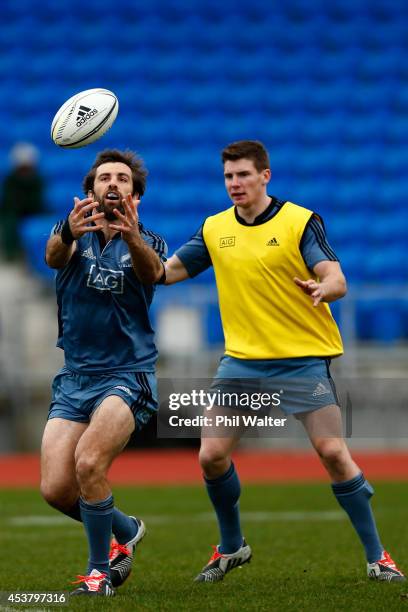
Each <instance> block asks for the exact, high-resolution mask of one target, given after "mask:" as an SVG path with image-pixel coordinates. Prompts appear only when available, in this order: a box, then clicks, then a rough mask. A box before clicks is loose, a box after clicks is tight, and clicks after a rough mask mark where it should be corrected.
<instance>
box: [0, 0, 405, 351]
mask: <svg viewBox="0 0 408 612" xmlns="http://www.w3.org/2000/svg"><path fill="white" fill-rule="evenodd" d="M89 15H92V19H90V18H89ZM2 18H3V24H6V26H2V31H1V37H0V109H1V112H2V116H3V129H2V131H1V133H0V143H1V146H0V160H1V162H3V163H2V164H1V167H2V168H4V169H6V168H7V163H8V160H7V151H8V150H9V149H10V147H11V146H12V144H13V143H14V142H15V141H16V140H29V141H32V142H33V143H34V144H36V145H37V146H39V147H40V149H41V152H42V169H43V172H44V174H45V176H46V178H47V179H48V208H49V212H50V217H52V218H59V217H61V216H64V215H65V214H66V212H67V211H68V210H69V207H70V205H71V201H72V196H73V195H75V194H79V193H80V184H81V180H82V176H83V173H84V172H85V171H86V169H87V167H88V166H89V165H90V163H92V160H93V159H94V157H95V155H96V153H97V152H98V151H99V150H100V149H101V148H104V147H110V146H117V147H130V148H134V149H136V150H137V151H138V152H140V153H141V154H142V156H143V157H144V158H145V159H146V163H147V166H148V167H149V170H150V178H149V181H150V183H149V187H148V193H147V195H146V206H143V209H142V210H143V214H145V216H146V223H147V224H148V225H149V226H151V227H152V228H153V229H154V228H157V230H158V231H160V232H162V233H163V234H164V236H165V237H166V239H167V241H168V243H169V245H170V248H171V250H173V249H174V248H176V247H177V246H178V245H179V244H180V243H181V242H183V241H184V240H185V239H186V238H188V236H189V235H191V234H192V233H193V232H194V231H195V230H196V229H197V227H198V226H199V225H200V224H201V223H202V220H203V219H204V218H205V216H206V215H209V214H213V213H214V212H216V211H217V210H220V209H222V208H223V207H225V205H226V203H227V199H226V198H225V195H224V193H223V188H222V170H221V167H220V162H219V151H220V149H221V148H222V147H223V146H224V145H225V144H226V143H228V142H230V141H232V140H237V139H241V138H258V139H261V140H263V141H264V142H265V144H266V145H267V147H268V148H269V150H270V153H271V165H272V171H273V179H272V183H271V193H273V194H275V195H276V196H278V197H280V198H287V199H290V200H292V201H296V202H299V203H300V204H304V205H305V206H309V207H313V208H314V209H315V210H317V211H318V212H320V213H321V214H322V216H323V217H324V218H325V220H326V222H327V227H328V233H329V238H330V241H331V243H332V246H333V248H334V249H335V250H336V252H337V253H338V255H339V257H340V258H341V260H342V262H343V266H344V269H345V272H346V274H347V277H348V279H349V282H350V283H351V284H353V283H354V284H356V283H357V284H369V283H381V282H384V281H387V282H392V283H406V282H407V280H408V266H407V265H405V250H406V242H407V230H408V212H407V209H406V202H405V200H406V194H407V193H408V173H407V171H406V160H407V159H408V155H407V153H408V150H407V149H408V120H407V113H406V108H407V102H408V69H407V64H406V61H405V57H406V52H407V46H408V38H407V37H406V27H405V26H406V19H407V18H408V4H407V3H406V2H405V1H404V0H393V2H389V1H388V0H376V1H375V2H372V1H370V0H361V1H359V2H355V0H333V1H332V2H329V3H326V2H322V1H319V0H315V1H313V2H309V0H288V1H287V2H284V3H273V9H272V6H271V7H269V5H265V3H264V2H262V0H252V2H250V3H248V2H243V0H241V1H238V2H237V1H236V0H224V2H222V3H219V2H217V1H216V0H208V1H207V2H205V3H199V4H197V5H196V4H195V3H191V2H189V0H174V1H173V2H172V3H171V4H169V3H168V2H166V0H154V1H152V2H148V3H135V2H132V0H123V1H122V2H121V3H119V4H118V5H117V6H116V7H115V11H112V7H111V3H109V2H108V1H107V0H90V1H89V2H88V3H87V5H86V10H84V6H83V4H82V3H81V2H79V0H74V1H73V2H71V3H70V5H69V6H68V5H66V4H64V3H43V4H41V3H40V4H38V3H37V2H35V1H34V0H20V2H18V3H14V2H13V0H4V1H3V3H2ZM94 86H103V87H107V88H111V89H113V90H114V91H115V92H116V93H117V95H118V97H119V100H120V112H119V116H118V119H117V121H116V123H115V126H114V127H113V128H112V130H110V132H109V133H108V134H107V135H106V136H105V137H104V139H103V141H102V142H100V143H96V144H94V145H91V146H89V147H87V148H86V149H85V150H79V151H78V150H77V151H62V150H58V149H56V148H55V146H54V145H53V144H52V143H51V142H50V139H49V124H50V121H51V118H52V116H53V114H54V112H55V110H56V108H57V107H58V106H59V105H60V104H61V103H62V102H63V101H64V100H65V99H66V98H68V97H69V96H70V95H72V94H73V93H74V92H75V91H80V90H81V89H88V88H90V87H94ZM10 92H12V93H13V99H12V100H10V98H9V94H10ZM185 211H188V214H185ZM50 217H48V216H47V218H46V219H44V220H41V219H33V220H31V221H30V220H29V221H26V222H25V224H24V226H23V227H22V234H23V236H24V239H25V244H26V249H27V257H28V259H29V261H31V264H32V267H33V269H34V270H35V271H36V272H37V273H38V274H40V275H42V276H43V277H44V278H45V279H46V280H47V281H49V279H50V278H51V275H50V274H49V273H48V271H47V270H46V268H45V266H44V265H43V264H42V263H41V262H40V259H39V255H38V244H39V241H40V242H41V238H38V240H37V239H36V232H38V233H39V236H40V237H41V236H43V235H44V233H47V232H48V231H49V225H50ZM45 227H46V229H45ZM205 278H208V277H205ZM194 282H197V283H199V282H202V281H201V279H197V280H196V281H194ZM364 308H365V307H364ZM364 308H363V310H364ZM398 309H399V310H398ZM398 309H397V310H398V312H401V313H402V314H401V317H400V319H401V321H402V320H403V318H404V317H403V313H404V312H406V310H407V308H406V304H405V302H401V304H400V305H399V306H398ZM373 312H375V313H376V315H375V317H374V315H373V316H371V315H370V316H367V317H366V316H365V315H363V316H361V317H360V316H359V318H358V333H359V334H360V336H361V337H362V338H368V337H372V338H378V339H381V340H390V339H395V338H396V337H399V336H398V334H401V336H402V337H407V335H408V332H407V326H406V325H403V324H402V323H401V324H399V325H397V324H396V323H395V321H397V320H399V318H398V317H396V319H395V321H394V319H393V317H391V316H389V306H388V305H384V304H383V303H378V304H374V306H373ZM378 313H380V314H378ZM212 316H213V315H211V314H210V315H209V319H211V318H212ZM376 317H377V318H376ZM378 318H381V321H380V322H379V320H377V319H378ZM374 319H375V320H374ZM391 321H393V322H391ZM216 328H217V325H215V324H214V326H212V324H211V325H209V329H216ZM368 328H369V329H368ZM384 330H388V331H384ZM210 336H211V333H210V334H209V337H210ZM215 336H216V337H217V338H218V337H219V334H218V332H217V333H215ZM211 337H212V336H211ZM210 340H211V338H210Z"/></svg>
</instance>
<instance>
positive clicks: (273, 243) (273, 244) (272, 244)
mask: <svg viewBox="0 0 408 612" xmlns="http://www.w3.org/2000/svg"><path fill="white" fill-rule="evenodd" d="M266 246H279V242H278V241H277V240H276V238H271V239H270V240H268V242H267V243H266Z"/></svg>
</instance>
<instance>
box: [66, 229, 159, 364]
mask: <svg viewBox="0 0 408 612" xmlns="http://www.w3.org/2000/svg"><path fill="white" fill-rule="evenodd" d="M59 226H60V224H57V225H56V226H55V228H54V233H56V232H57V231H58V227H59ZM139 229H140V234H141V236H142V238H143V240H144V241H145V242H146V243H147V244H148V245H149V246H150V247H152V248H153V249H154V250H155V251H156V253H157V254H158V256H159V257H160V259H161V260H162V261H165V259H166V254H167V245H166V243H165V242H164V240H163V239H162V238H161V237H160V236H159V235H158V234H155V233H154V232H151V231H149V230H146V229H145V228H144V227H143V225H142V224H141V223H140V224H139ZM154 291H155V286H154V285H143V284H142V283H141V282H140V281H139V280H138V278H137V276H136V274H135V272H134V270H133V266H132V260H131V257H130V253H129V250H128V247H127V244H126V242H124V240H122V238H121V236H120V233H118V234H116V235H115V236H114V238H113V239H112V240H110V241H109V242H108V243H107V244H104V238H103V234H102V233H101V232H89V233H87V234H85V235H84V236H82V237H81V238H79V240H77V245H76V250H75V252H74V254H73V255H72V257H71V260H70V261H69V263H68V264H67V265H66V266H65V267H64V268H61V269H59V270H58V272H57V274H56V292H57V303H58V342H57V346H58V347H60V348H62V349H63V350H64V353H65V363H66V366H67V367H68V368H69V369H70V370H72V371H74V372H77V373H86V374H101V373H109V372H153V371H154V368H155V363H156V359H157V349H156V346H155V343H154V330H153V328H152V326H151V323H150V319H149V307H150V304H151V302H152V299H153V294H154Z"/></svg>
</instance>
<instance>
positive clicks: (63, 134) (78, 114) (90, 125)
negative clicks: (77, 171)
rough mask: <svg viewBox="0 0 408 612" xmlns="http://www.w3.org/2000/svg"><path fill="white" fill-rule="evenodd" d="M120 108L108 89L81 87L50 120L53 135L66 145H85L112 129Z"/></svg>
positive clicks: (65, 146) (61, 143)
mask: <svg viewBox="0 0 408 612" xmlns="http://www.w3.org/2000/svg"><path fill="white" fill-rule="evenodd" d="M118 109H119V102H118V99H117V97H116V96H115V94H114V93H112V92H111V91H109V90H108V89H87V90H86V91H81V92H80V93H77V94H75V96H72V98H70V99H69V100H67V101H66V102H65V103H64V104H63V105H62V106H61V108H60V109H59V110H58V111H57V113H56V115H55V117H54V119H53V120H52V124H51V138H52V140H53V141H54V142H55V144H56V145H58V146H59V147H63V148H65V149H77V148H79V147H84V146H85V145H88V144H90V143H91V142H95V140H98V138H100V137H101V136H103V135H104V134H105V132H107V131H108V130H109V128H110V127H111V126H112V124H113V122H114V121H115V119H116V116H117V114H118Z"/></svg>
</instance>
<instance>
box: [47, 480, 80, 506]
mask: <svg viewBox="0 0 408 612" xmlns="http://www.w3.org/2000/svg"><path fill="white" fill-rule="evenodd" d="M40 492H41V495H42V497H43V498H44V500H45V501H46V502H47V504H49V505H50V506H52V507H53V508H56V509H57V510H61V511H62V512H64V511H65V510H69V508H72V506H73V505H74V503H75V501H76V500H77V499H78V492H77V491H76V490H75V491H73V490H72V489H69V490H68V488H66V487H63V486H54V485H51V484H50V483H48V482H46V481H44V480H43V481H41V485H40Z"/></svg>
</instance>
